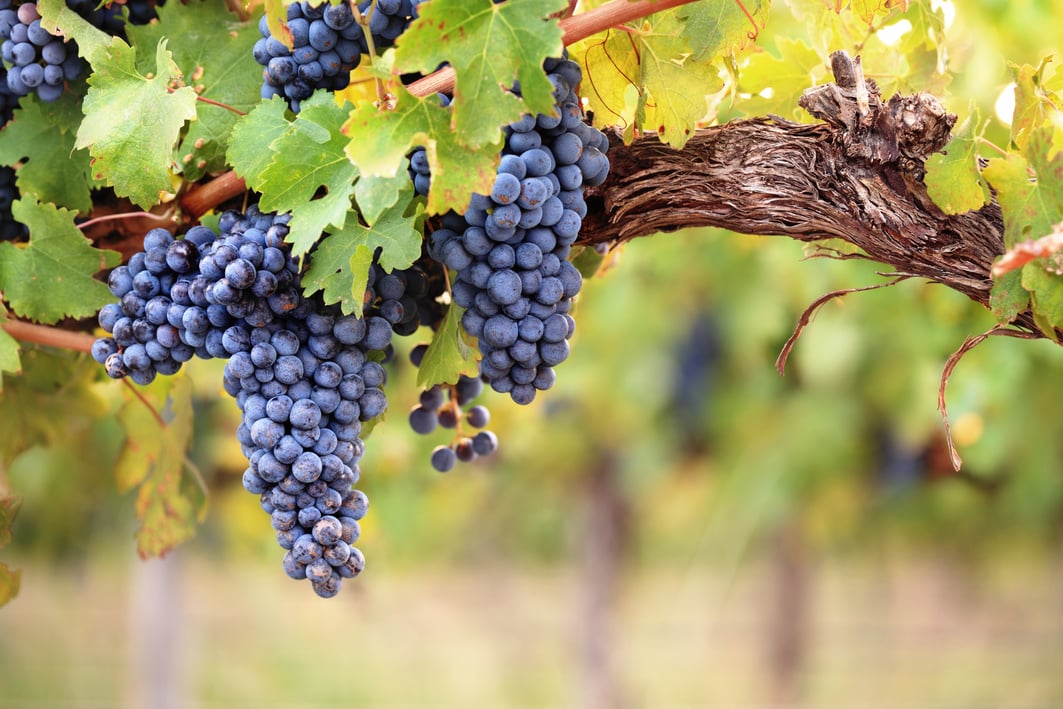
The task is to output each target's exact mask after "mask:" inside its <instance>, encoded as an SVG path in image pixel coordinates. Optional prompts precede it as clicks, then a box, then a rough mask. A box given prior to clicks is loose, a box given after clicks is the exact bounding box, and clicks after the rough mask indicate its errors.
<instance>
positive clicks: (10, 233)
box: [0, 167, 26, 241]
mask: <svg viewBox="0 0 1063 709" xmlns="http://www.w3.org/2000/svg"><path fill="white" fill-rule="evenodd" d="M16 199H18V187H16V186H15V171H14V170H13V169H12V168H10V167H0V241H11V240H13V239H18V238H21V237H23V236H25V235H26V227H25V226H23V225H22V224H19V223H18V222H16V221H15V218H14V217H13V216H12V215H11V203H12V202H14V201H15V200H16Z"/></svg>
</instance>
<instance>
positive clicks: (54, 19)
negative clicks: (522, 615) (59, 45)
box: [37, 0, 121, 67]
mask: <svg viewBox="0 0 1063 709" xmlns="http://www.w3.org/2000/svg"><path fill="white" fill-rule="evenodd" d="M37 11H38V12H40V13H41V27H43V28H44V29H46V30H48V32H50V33H51V34H53V35H55V36H56V37H65V38H67V39H72V40H74V41H75V42H77V48H78V54H79V55H80V56H81V57H82V58H84V59H86V60H88V62H89V63H90V64H92V65H93V66H94V67H95V66H96V62H97V61H99V60H100V59H101V58H102V57H101V55H102V54H103V53H104V52H106V51H107V49H108V47H110V46H111V44H112V43H115V44H117V43H121V40H119V39H117V38H115V37H112V36H111V35H109V34H107V33H106V32H104V31H103V30H101V29H99V28H98V27H95V26H94V25H92V24H91V23H90V22H89V21H88V20H86V19H85V18H83V17H82V16H81V15H79V14H78V13H77V12H75V11H74V10H73V9H71V8H70V7H69V6H68V5H67V3H66V1H65V0H39V1H38V2H37Z"/></svg>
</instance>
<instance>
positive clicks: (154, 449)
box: [115, 374, 206, 557]
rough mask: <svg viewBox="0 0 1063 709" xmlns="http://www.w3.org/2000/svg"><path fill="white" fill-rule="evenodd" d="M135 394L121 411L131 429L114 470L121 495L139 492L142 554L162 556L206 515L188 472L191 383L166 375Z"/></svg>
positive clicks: (127, 429)
mask: <svg viewBox="0 0 1063 709" xmlns="http://www.w3.org/2000/svg"><path fill="white" fill-rule="evenodd" d="M140 391H141V393H142V394H143V396H144V399H145V400H146V401H147V402H148V403H149V404H150V405H151V406H152V408H153V410H151V411H149V410H147V409H146V408H145V403H144V401H142V400H141V399H140V398H139V397H133V396H130V397H129V400H128V401H127V402H126V404H125V405H124V406H123V407H122V409H121V410H120V411H119V413H118V419H119V421H120V422H121V424H122V426H123V427H124V428H125V431H126V440H125V447H124V448H123V450H122V453H121V454H120V455H119V459H118V463H117V464H116V466H115V476H116V479H117V483H118V488H119V490H121V491H127V490H131V489H133V488H137V500H136V513H137V518H138V519H139V520H140V528H139V529H138V530H137V533H136V538H137V551H138V553H139V554H140V555H141V556H142V557H149V556H162V555H163V554H165V553H166V552H168V551H170V550H171V549H173V548H174V547H175V546H177V545H178V544H180V543H181V542H183V541H185V540H187V539H189V538H190V537H191V536H192V535H193V534H194V532H195V525H196V523H197V522H198V521H200V520H201V519H202V516H203V514H204V512H205V509H206V508H205V498H204V495H203V491H202V490H201V489H200V488H199V487H198V486H197V485H196V483H195V482H194V481H193V480H191V479H189V476H188V475H186V474H185V470H186V459H185V451H186V450H187V448H188V445H189V442H190V441H191V438H192V383H191V380H190V379H188V377H187V376H184V375H182V374H178V375H176V376H173V377H162V378H159V379H158V380H156V382H154V383H153V384H152V385H151V386H149V387H145V388H142V389H141V390H140Z"/></svg>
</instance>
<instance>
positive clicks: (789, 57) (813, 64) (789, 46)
mask: <svg viewBox="0 0 1063 709" xmlns="http://www.w3.org/2000/svg"><path fill="white" fill-rule="evenodd" d="M775 45H776V47H775V51H776V52H778V55H775V54H773V53H772V51H771V50H765V51H760V52H757V53H755V54H753V55H752V56H751V57H750V58H749V61H748V63H747V64H746V66H744V67H743V68H742V73H741V75H740V77H739V82H738V90H739V91H741V92H742V93H746V94H749V95H750V98H749V99H747V100H745V101H743V102H742V106H741V108H742V110H743V111H744V112H745V113H747V114H749V115H764V114H768V113H773V114H775V115H778V116H789V117H796V116H797V114H798V113H799V112H803V111H804V109H802V108H800V107H799V106H798V105H797V99H798V98H800V96H801V94H802V93H803V92H804V91H805V89H807V88H809V87H811V86H814V85H815V82H816V79H815V77H816V76H817V75H818V74H820V73H821V72H822V71H823V69H824V64H823V58H822V57H821V56H820V55H819V53H818V52H817V51H815V50H814V49H812V48H811V47H809V46H808V45H807V44H805V42H803V41H802V40H799V39H788V38H785V37H780V38H779V39H778V40H776V42H775Z"/></svg>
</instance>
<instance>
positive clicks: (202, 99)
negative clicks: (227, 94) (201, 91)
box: [196, 96, 247, 116]
mask: <svg viewBox="0 0 1063 709" xmlns="http://www.w3.org/2000/svg"><path fill="white" fill-rule="evenodd" d="M196 100H197V101H200V102H202V103H205V104H207V105H209V106H217V107H218V108H224V109H225V110H226V111H232V112H233V113H235V114H236V115H238V116H246V115H247V114H246V113H244V112H243V111H241V110H240V109H239V108H235V107H233V106H230V105H229V104H227V103H222V102H221V101H215V100H214V99H212V98H207V97H206V96H196Z"/></svg>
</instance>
